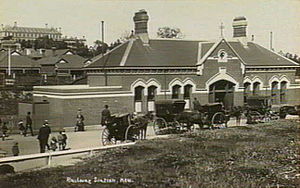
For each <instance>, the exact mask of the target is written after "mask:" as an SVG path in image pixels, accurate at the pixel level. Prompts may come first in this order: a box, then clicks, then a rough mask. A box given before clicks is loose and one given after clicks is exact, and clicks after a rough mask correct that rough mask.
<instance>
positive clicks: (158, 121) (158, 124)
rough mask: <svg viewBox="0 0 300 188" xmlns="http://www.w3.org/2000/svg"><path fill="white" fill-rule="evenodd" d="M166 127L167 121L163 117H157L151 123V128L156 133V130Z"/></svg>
mask: <svg viewBox="0 0 300 188" xmlns="http://www.w3.org/2000/svg"><path fill="white" fill-rule="evenodd" d="M166 127H167V122H166V120H165V119H163V118H157V119H156V120H155V121H154V123H153V129H154V133H155V134H158V132H159V131H160V130H161V129H163V128H166Z"/></svg>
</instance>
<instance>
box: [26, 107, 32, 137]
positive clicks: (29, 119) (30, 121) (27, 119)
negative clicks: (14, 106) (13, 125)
mask: <svg viewBox="0 0 300 188" xmlns="http://www.w3.org/2000/svg"><path fill="white" fill-rule="evenodd" d="M27 129H29V130H30V133H31V136H34V134H33V130H32V119H31V113H30V112H27V116H26V127H25V132H24V136H26V135H27Z"/></svg>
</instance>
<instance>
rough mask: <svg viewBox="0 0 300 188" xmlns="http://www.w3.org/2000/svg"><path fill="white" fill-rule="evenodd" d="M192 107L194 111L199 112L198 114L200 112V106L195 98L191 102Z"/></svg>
mask: <svg viewBox="0 0 300 188" xmlns="http://www.w3.org/2000/svg"><path fill="white" fill-rule="evenodd" d="M193 107H194V110H195V111H199V112H201V111H202V106H201V104H200V102H199V101H198V99H197V98H196V97H195V98H194V101H193Z"/></svg>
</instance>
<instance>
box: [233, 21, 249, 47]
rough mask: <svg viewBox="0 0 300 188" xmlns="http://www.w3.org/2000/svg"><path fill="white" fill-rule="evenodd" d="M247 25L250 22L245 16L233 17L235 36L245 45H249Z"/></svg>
mask: <svg viewBox="0 0 300 188" xmlns="http://www.w3.org/2000/svg"><path fill="white" fill-rule="evenodd" d="M247 25H248V22H247V20H246V18H245V17H244V16H239V17H235V18H234V19H233V23H232V27H233V38H234V39H237V40H238V41H240V42H241V43H242V44H243V45H247V42H248V40H247Z"/></svg>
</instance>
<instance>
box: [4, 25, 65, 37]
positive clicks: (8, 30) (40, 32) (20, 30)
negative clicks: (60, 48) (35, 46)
mask: <svg viewBox="0 0 300 188" xmlns="http://www.w3.org/2000/svg"><path fill="white" fill-rule="evenodd" d="M60 30H61V28H53V27H51V28H48V26H47V24H46V26H45V27H44V28H42V27H20V26H17V22H15V24H14V26H10V25H6V26H4V25H3V24H1V27H0V39H2V38H5V37H9V36H12V38H13V39H14V40H17V41H20V40H35V39H37V38H40V37H45V36H48V37H49V38H52V39H55V40H58V39H60V38H61V36H62V33H61V31H60Z"/></svg>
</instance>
